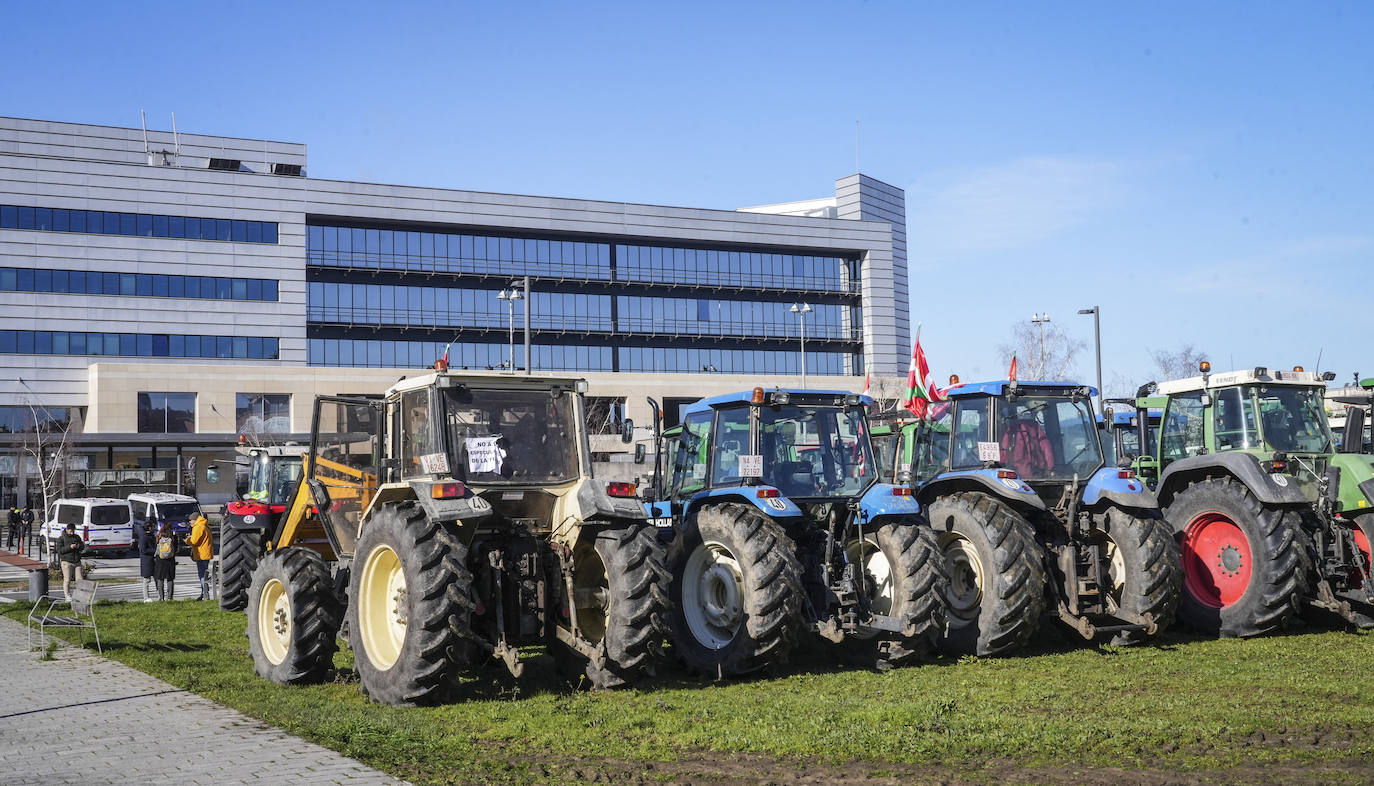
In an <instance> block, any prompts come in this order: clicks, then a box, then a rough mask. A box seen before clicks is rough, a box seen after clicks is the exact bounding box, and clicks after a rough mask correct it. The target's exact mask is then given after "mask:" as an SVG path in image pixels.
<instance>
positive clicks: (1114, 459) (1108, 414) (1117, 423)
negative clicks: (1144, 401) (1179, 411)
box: [1098, 398, 1164, 467]
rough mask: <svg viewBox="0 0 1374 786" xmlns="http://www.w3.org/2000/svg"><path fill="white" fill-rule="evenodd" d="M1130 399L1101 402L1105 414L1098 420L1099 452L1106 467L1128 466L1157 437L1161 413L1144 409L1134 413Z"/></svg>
mask: <svg viewBox="0 0 1374 786" xmlns="http://www.w3.org/2000/svg"><path fill="white" fill-rule="evenodd" d="M1137 403H1138V402H1137V400H1136V399H1133V398H1109V399H1107V400H1106V401H1104V402H1103V404H1104V405H1105V406H1106V411H1105V412H1104V413H1103V414H1102V415H1101V416H1100V417H1099V421H1098V422H1099V424H1100V425H1101V426H1102V430H1103V434H1102V452H1103V453H1104V454H1105V456H1104V457H1105V459H1106V463H1107V466H1109V467H1112V466H1130V465H1131V464H1132V463H1133V462H1135V460H1136V459H1138V458H1139V457H1140V454H1141V450H1140V446H1141V445H1142V444H1144V445H1146V446H1149V445H1152V444H1154V440H1155V437H1156V435H1157V434H1158V433H1159V421H1160V418H1161V417H1162V416H1163V414H1164V410H1163V409H1162V408H1161V407H1159V406H1149V405H1146V406H1145V408H1144V409H1143V411H1141V410H1138V409H1137Z"/></svg>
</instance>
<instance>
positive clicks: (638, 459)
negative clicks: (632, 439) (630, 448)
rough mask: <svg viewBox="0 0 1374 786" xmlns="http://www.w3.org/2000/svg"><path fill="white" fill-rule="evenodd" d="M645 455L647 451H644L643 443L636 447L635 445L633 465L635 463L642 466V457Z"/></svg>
mask: <svg viewBox="0 0 1374 786" xmlns="http://www.w3.org/2000/svg"><path fill="white" fill-rule="evenodd" d="M646 453H648V451H647V450H645V448H644V443H643V442H641V443H639V444H638V445H635V463H636V464H643V463H644V455H645V454H646Z"/></svg>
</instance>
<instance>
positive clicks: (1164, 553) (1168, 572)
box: [1106, 507, 1183, 646]
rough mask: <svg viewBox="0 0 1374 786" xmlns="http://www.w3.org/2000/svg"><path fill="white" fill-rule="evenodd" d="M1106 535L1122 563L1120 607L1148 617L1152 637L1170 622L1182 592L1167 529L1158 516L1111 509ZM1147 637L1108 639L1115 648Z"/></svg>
mask: <svg viewBox="0 0 1374 786" xmlns="http://www.w3.org/2000/svg"><path fill="white" fill-rule="evenodd" d="M1106 517H1107V527H1108V536H1109V537H1111V539H1112V541H1113V543H1115V545H1116V548H1117V550H1118V551H1119V552H1120V553H1121V558H1122V560H1123V561H1124V562H1125V563H1126V570H1127V573H1128V574H1130V573H1131V572H1132V571H1133V570H1138V571H1139V574H1138V575H1137V576H1134V577H1129V576H1128V578H1127V580H1126V582H1125V587H1124V589H1123V595H1122V598H1121V605H1122V607H1123V609H1125V610H1126V611H1130V612H1134V613H1136V614H1141V615H1145V614H1149V615H1151V616H1153V618H1154V621H1155V635H1156V636H1157V635H1159V634H1160V633H1162V632H1164V631H1165V630H1167V629H1168V628H1169V626H1171V625H1172V624H1173V623H1174V617H1175V615H1176V614H1177V612H1178V604H1179V600H1180V597H1181V595H1182V593H1183V567H1182V563H1181V562H1180V558H1179V553H1178V544H1177V543H1176V542H1175V541H1174V539H1173V537H1172V536H1171V533H1170V532H1169V527H1168V525H1167V524H1165V522H1164V520H1163V519H1161V518H1159V517H1158V514H1150V515H1139V514H1138V513H1136V512H1132V511H1128V510H1125V509H1123V508H1116V507H1112V508H1109V509H1108V510H1107V512H1106ZM1148 638H1150V637H1149V636H1147V635H1146V633H1145V632H1144V631H1139V630H1136V631H1124V632H1122V633H1118V634H1117V635H1116V636H1114V637H1113V638H1112V641H1111V643H1112V644H1114V645H1117V646H1124V645H1130V644H1139V643H1141V642H1143V641H1145V640H1147V639H1148Z"/></svg>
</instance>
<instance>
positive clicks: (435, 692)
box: [348, 502, 475, 705]
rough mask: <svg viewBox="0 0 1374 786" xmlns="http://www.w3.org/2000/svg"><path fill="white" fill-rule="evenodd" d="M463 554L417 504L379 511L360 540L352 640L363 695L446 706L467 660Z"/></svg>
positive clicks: (468, 579) (468, 606)
mask: <svg viewBox="0 0 1374 786" xmlns="http://www.w3.org/2000/svg"><path fill="white" fill-rule="evenodd" d="M466 556H467V547H466V545H465V544H463V543H461V542H460V541H459V540H458V539H457V537H456V535H455V533H453V532H452V531H451V530H450V529H449V528H448V527H447V526H446V525H444V524H442V523H440V522H437V521H431V520H429V519H428V518H426V516H425V512H424V510H423V509H422V508H421V507H420V506H419V505H417V504H416V503H414V502H401V503H389V504H383V505H381V506H379V507H378V509H377V510H376V511H375V512H374V513H373V514H372V515H371V516H370V517H369V518H368V520H367V522H366V525H365V526H364V527H363V528H362V536H361V537H359V538H358V545H357V549H356V557H355V559H354V562H353V569H352V570H351V571H350V577H349V588H348V598H349V608H348V615H349V625H348V630H349V638H350V644H351V645H352V647H353V657H354V665H355V668H356V669H357V671H358V678H359V681H360V682H361V684H362V689H363V692H364V693H366V694H367V695H368V696H370V697H371V698H372V699H373V700H374V701H378V702H381V703H383V704H391V705H419V704H433V703H436V702H441V701H444V700H445V699H447V698H448V697H449V696H450V694H451V693H452V690H453V688H454V686H455V685H456V684H457V679H458V675H459V673H460V672H461V671H462V670H463V669H464V668H466V667H467V666H468V663H469V662H470V660H471V651H472V642H473V640H474V639H473V634H472V630H471V619H472V611H473V608H474V607H475V603H474V602H473V599H472V573H471V571H469V570H468V567H467V565H465V564H464V562H465V559H466Z"/></svg>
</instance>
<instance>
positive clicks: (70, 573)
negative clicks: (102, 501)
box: [57, 523, 86, 603]
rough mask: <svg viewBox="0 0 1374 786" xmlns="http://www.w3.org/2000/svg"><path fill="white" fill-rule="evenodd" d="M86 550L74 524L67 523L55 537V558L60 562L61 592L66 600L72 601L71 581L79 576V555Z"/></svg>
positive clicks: (84, 542)
mask: <svg viewBox="0 0 1374 786" xmlns="http://www.w3.org/2000/svg"><path fill="white" fill-rule="evenodd" d="M85 551H86V541H84V540H82V539H81V536H80V535H78V534H76V524H74V523H69V524H67V529H66V530H65V531H64V532H63V533H62V536H61V537H59V538H58V539H57V560H58V562H60V563H61V564H62V594H63V595H64V596H66V598H67V602H68V603H71V602H72V582H73V581H76V580H77V579H79V578H81V555H82V554H83V553H85Z"/></svg>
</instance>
